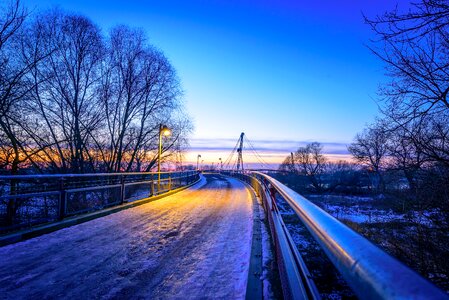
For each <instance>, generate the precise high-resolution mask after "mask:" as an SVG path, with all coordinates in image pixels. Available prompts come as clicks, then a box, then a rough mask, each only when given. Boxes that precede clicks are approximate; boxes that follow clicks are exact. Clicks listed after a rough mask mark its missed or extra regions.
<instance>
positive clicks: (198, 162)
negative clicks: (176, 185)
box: [196, 154, 201, 171]
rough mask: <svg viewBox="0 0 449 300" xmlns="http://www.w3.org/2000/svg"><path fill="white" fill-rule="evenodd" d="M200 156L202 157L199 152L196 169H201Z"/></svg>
mask: <svg viewBox="0 0 449 300" xmlns="http://www.w3.org/2000/svg"><path fill="white" fill-rule="evenodd" d="M200 158H201V154H198V156H197V158H196V170H197V171H199V170H200V168H199V165H200Z"/></svg>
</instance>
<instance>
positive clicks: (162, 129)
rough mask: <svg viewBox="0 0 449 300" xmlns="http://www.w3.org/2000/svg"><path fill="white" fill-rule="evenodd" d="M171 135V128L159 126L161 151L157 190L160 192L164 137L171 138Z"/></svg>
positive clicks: (158, 161)
mask: <svg viewBox="0 0 449 300" xmlns="http://www.w3.org/2000/svg"><path fill="white" fill-rule="evenodd" d="M170 134H171V131H170V128H168V127H167V126H166V125H162V124H159V151H158V157H157V188H158V192H159V189H160V185H161V155H162V135H163V136H169V135H170Z"/></svg>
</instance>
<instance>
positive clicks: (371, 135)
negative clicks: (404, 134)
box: [348, 122, 389, 191]
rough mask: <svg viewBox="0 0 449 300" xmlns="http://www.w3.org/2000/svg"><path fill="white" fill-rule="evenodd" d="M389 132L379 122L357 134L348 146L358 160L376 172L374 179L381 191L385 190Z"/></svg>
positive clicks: (369, 169) (372, 171)
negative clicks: (384, 174) (384, 175)
mask: <svg viewBox="0 0 449 300" xmlns="http://www.w3.org/2000/svg"><path fill="white" fill-rule="evenodd" d="M388 138H389V137H388V132H387V131H386V130H385V128H384V126H383V124H382V123H380V122H378V123H376V124H374V125H371V126H370V127H368V128H366V129H365V130H364V131H363V132H362V133H359V134H357V135H356V137H355V139H354V142H353V143H352V144H351V145H350V146H349V147H348V150H349V152H350V153H351V154H352V155H353V156H354V158H355V159H356V161H357V162H358V163H360V164H362V165H365V166H366V167H368V171H369V172H370V173H374V174H375V176H374V178H373V181H375V182H376V183H375V185H376V187H377V189H378V190H379V191H384V190H385V182H384V178H383V174H382V173H383V171H384V168H385V166H386V158H387V154H388V144H387V143H388Z"/></svg>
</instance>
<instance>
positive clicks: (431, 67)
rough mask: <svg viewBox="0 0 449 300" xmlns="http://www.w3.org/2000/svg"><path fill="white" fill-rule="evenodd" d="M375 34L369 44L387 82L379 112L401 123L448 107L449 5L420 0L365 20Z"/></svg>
mask: <svg viewBox="0 0 449 300" xmlns="http://www.w3.org/2000/svg"><path fill="white" fill-rule="evenodd" d="M365 20H366V22H367V23H368V24H369V25H370V26H371V28H372V29H373V30H374V32H375V33H376V34H377V36H378V38H379V39H378V40H377V41H375V44H374V45H373V46H372V47H371V50H372V51H373V53H374V54H375V55H377V56H378V57H379V58H381V59H382V60H383V61H384V62H385V63H386V67H387V72H388V75H389V76H390V78H391V82H390V83H389V84H388V85H386V86H384V87H383V88H381V90H380V94H381V96H383V97H384V99H385V101H386V104H387V105H386V106H385V107H384V108H383V112H384V113H385V114H387V115H389V116H391V117H392V118H393V119H395V120H396V121H398V122H400V123H401V124H403V123H406V122H409V121H411V120H413V119H415V118H418V117H420V116H421V115H423V114H438V113H440V112H442V111H447V110H448V109H449V101H448V92H449V56H448V53H449V31H448V29H449V5H448V3H447V2H446V1H441V0H422V1H420V2H418V3H415V4H413V5H412V9H411V10H408V11H406V12H400V11H399V10H398V9H396V10H394V11H392V12H387V13H385V14H384V15H383V16H379V17H377V18H375V19H369V18H365Z"/></svg>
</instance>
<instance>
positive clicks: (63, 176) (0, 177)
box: [0, 171, 196, 180]
mask: <svg viewBox="0 0 449 300" xmlns="http://www.w3.org/2000/svg"><path fill="white" fill-rule="evenodd" d="M189 172H191V173H192V174H193V173H195V172H196V171H172V172H161V173H160V174H178V173H189ZM157 174H158V172H122V173H83V174H33V175H0V180H8V179H9V180H11V179H41V178H74V177H105V176H131V175H157Z"/></svg>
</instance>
